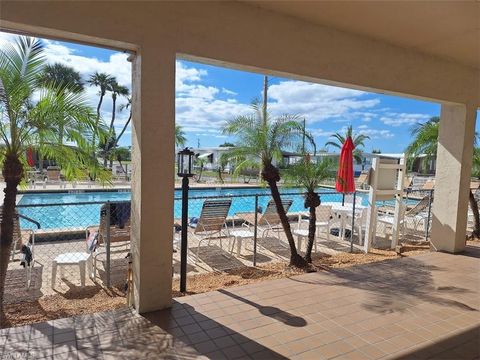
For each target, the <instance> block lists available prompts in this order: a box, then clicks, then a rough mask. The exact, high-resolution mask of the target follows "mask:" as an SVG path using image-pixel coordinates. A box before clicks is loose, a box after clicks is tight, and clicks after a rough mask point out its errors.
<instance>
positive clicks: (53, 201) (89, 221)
mask: <svg viewBox="0 0 480 360" xmlns="http://www.w3.org/2000/svg"><path fill="white" fill-rule="evenodd" d="M281 192H282V193H283V194H284V197H285V198H289V199H292V200H293V204H292V206H291V208H290V211H292V212H295V211H304V210H305V208H304V205H303V202H304V200H303V196H302V195H301V192H302V191H301V189H293V188H286V189H282V190H281ZM319 193H320V197H321V199H322V201H324V202H327V201H328V202H340V201H342V195H341V194H339V193H335V191H334V190H333V189H327V188H321V189H319ZM254 195H260V196H259V197H258V204H259V206H261V207H262V208H263V209H265V207H266V205H267V203H268V201H269V200H270V189H268V188H218V189H213V188H212V189H191V190H190V192H189V216H190V217H194V216H195V217H198V216H199V215H200V212H201V209H202V205H203V203H204V201H205V199H206V198H208V197H218V196H231V198H232V206H231V208H230V212H229V215H230V216H233V215H235V213H238V212H253V211H254V208H255V196H254ZM357 196H358V197H360V198H361V199H362V204H363V205H367V200H368V195H367V194H366V193H357ZM130 199H131V193H130V192H117V191H91V192H82V193H28V194H24V195H23V196H22V198H21V199H20V201H19V203H18V205H19V206H18V211H19V212H20V213H21V214H22V215H25V216H28V217H29V218H32V219H34V220H36V221H38V222H39V223H40V225H41V228H42V229H65V228H72V227H82V228H84V227H87V226H89V225H95V224H98V222H99V214H100V207H101V206H102V204H103V203H105V202H107V201H126V200H127V201H128V200H130ZM174 217H175V218H176V219H178V218H180V217H181V191H179V190H176V191H175V201H174ZM21 226H22V228H35V226H34V225H33V224H31V223H29V222H28V221H25V220H21Z"/></svg>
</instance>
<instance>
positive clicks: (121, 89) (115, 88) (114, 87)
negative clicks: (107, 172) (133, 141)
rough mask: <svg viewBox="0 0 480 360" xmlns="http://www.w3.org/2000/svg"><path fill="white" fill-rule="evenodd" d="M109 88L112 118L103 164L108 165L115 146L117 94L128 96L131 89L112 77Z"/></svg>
mask: <svg viewBox="0 0 480 360" xmlns="http://www.w3.org/2000/svg"><path fill="white" fill-rule="evenodd" d="M108 90H109V91H110V92H111V93H112V119H111V120H110V126H109V127H108V131H109V135H110V136H109V139H108V140H107V141H106V142H105V144H104V149H103V166H104V167H107V158H108V155H109V153H110V151H111V150H112V149H113V148H114V146H115V145H116V144H115V139H116V136H115V128H114V124H115V116H116V113H117V96H119V95H120V96H125V97H128V96H129V95H130V91H129V90H128V88H127V87H126V86H123V85H120V84H119V83H118V82H117V80H116V79H115V78H114V77H112V80H111V81H110V83H109V85H108ZM111 161H112V160H110V166H111Z"/></svg>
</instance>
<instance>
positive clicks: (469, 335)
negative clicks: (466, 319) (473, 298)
mask: <svg viewBox="0 0 480 360" xmlns="http://www.w3.org/2000/svg"><path fill="white" fill-rule="evenodd" d="M479 339H480V326H477V327H474V328H472V329H469V330H466V331H463V332H460V333H457V334H455V335H453V336H449V337H448V338H446V339H443V340H439V341H435V343H432V344H431V345H430V346H426V347H423V348H421V349H416V350H412V352H410V353H408V354H404V355H402V356H399V357H397V359H401V360H407V359H413V358H414V359H478V358H480V341H479Z"/></svg>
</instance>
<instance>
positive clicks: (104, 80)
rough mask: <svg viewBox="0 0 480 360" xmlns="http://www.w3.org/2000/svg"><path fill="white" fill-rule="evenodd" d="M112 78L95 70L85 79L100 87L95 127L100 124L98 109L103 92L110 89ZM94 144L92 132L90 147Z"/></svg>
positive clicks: (94, 138)
mask: <svg viewBox="0 0 480 360" xmlns="http://www.w3.org/2000/svg"><path fill="white" fill-rule="evenodd" d="M113 80H114V78H113V77H112V76H110V75H108V74H105V73H99V72H95V73H93V74H92V75H90V78H89V80H88V81H87V82H88V83H89V84H90V85H92V86H98V87H99V88H100V92H99V96H100V98H99V100H98V105H97V119H96V121H95V128H96V129H98V127H99V124H100V109H101V107H102V102H103V98H104V96H105V94H106V93H107V90H109V89H110V86H111V84H112V82H113ZM95 144H96V136H95V134H94V136H93V139H92V147H93V148H94V149H95Z"/></svg>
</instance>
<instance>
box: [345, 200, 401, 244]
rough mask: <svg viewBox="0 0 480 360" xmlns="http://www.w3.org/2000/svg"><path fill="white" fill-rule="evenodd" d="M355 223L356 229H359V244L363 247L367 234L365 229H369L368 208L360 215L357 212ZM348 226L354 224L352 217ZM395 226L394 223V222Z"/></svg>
mask: <svg viewBox="0 0 480 360" xmlns="http://www.w3.org/2000/svg"><path fill="white" fill-rule="evenodd" d="M355 213H356V214H355V215H356V216H355V223H354V225H353V226H354V227H355V228H356V229H357V233H358V243H359V245H363V236H364V234H365V229H366V227H367V214H368V207H365V208H363V209H362V210H361V211H360V213H357V212H355ZM347 224H350V225H351V224H352V216H351V215H349V216H347ZM392 224H393V222H392Z"/></svg>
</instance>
